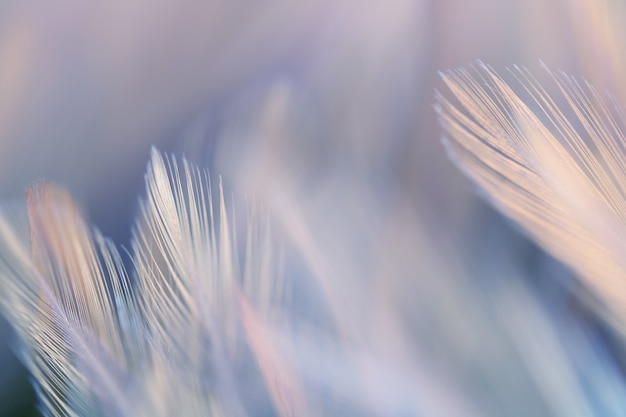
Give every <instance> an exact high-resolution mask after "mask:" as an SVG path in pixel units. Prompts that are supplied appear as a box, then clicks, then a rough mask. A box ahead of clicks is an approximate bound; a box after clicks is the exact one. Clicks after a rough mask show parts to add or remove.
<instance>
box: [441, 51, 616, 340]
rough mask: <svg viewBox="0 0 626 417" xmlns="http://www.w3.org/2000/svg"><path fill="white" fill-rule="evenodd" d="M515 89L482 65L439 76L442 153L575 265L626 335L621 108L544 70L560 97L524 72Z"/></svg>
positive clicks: (549, 247)
mask: <svg viewBox="0 0 626 417" xmlns="http://www.w3.org/2000/svg"><path fill="white" fill-rule="evenodd" d="M511 74H512V75H513V76H514V77H515V79H516V80H517V82H518V84H519V87H520V88H519V89H518V91H517V92H516V91H515V90H514V89H513V88H512V87H511V86H509V85H508V84H507V83H506V82H505V81H504V80H503V79H502V78H501V77H499V76H498V75H497V74H496V73H495V72H494V71H493V70H492V69H491V68H490V67H488V66H486V65H483V64H480V63H479V64H478V68H476V69H474V70H473V71H472V72H470V71H466V70H463V69H460V70H455V71H448V72H445V73H443V74H442V77H443V80H444V82H445V83H446V85H447V86H448V88H449V89H450V91H451V92H452V93H453V95H454V97H455V100H456V103H453V102H451V101H449V100H448V99H446V98H444V97H443V96H441V95H438V103H439V104H438V106H437V108H438V111H439V115H440V120H441V123H442V125H443V126H444V127H445V129H446V131H447V133H448V139H447V140H446V145H447V148H448V150H449V152H450V155H451V156H452V158H453V159H454V161H455V162H456V163H457V164H458V165H459V167H460V168H461V169H462V170H463V171H464V172H465V173H466V174H467V175H468V176H469V177H470V178H471V179H472V180H473V181H474V182H476V184H477V185H478V186H479V187H480V188H481V189H483V190H484V191H485V192H486V194H487V195H488V197H489V198H490V199H491V200H492V201H493V203H494V204H495V205H496V206H497V207H498V208H499V209H500V210H502V211H503V212H504V213H505V214H506V215H508V216H510V217H511V218H513V219H514V220H516V221H517V222H519V223H520V224H521V225H522V226H523V227H524V228H525V229H526V230H527V231H528V232H529V233H530V235H531V236H532V237H533V238H534V239H535V240H536V241H537V242H538V243H539V244H540V245H542V246H543V247H544V248H545V249H546V250H548V251H549V252H551V253H552V254H553V255H554V256H556V257H557V258H559V259H560V260H562V261H563V262H565V263H566V264H568V265H569V266H571V267H572V268H573V269H574V270H576V271H577V272H578V273H579V274H580V276H581V277H582V278H583V279H584V282H585V283H586V285H587V287H588V288H589V289H591V290H592V291H593V292H594V293H595V294H596V296H598V297H599V299H600V300H601V303H599V304H598V305H599V306H600V309H601V310H602V311H603V312H604V313H607V314H608V317H609V318H610V319H611V320H612V321H613V323H614V324H615V325H616V326H618V327H619V328H620V329H621V331H622V332H624V333H623V334H624V335H626V332H625V330H626V327H625V326H624V324H626V263H625V260H624V256H623V254H624V253H626V245H625V243H624V239H623V236H625V235H626V199H625V198H624V197H625V196H626V192H625V190H626V153H625V146H626V141H625V137H624V134H623V126H624V119H623V116H622V113H621V109H620V108H619V107H617V106H613V105H612V103H609V102H608V101H606V100H603V99H602V98H601V97H600V95H599V94H598V93H597V92H596V91H595V90H594V89H593V87H591V86H590V85H588V84H586V83H581V82H579V81H577V80H575V79H574V78H571V77H568V76H566V75H564V74H562V73H557V74H552V73H549V72H548V74H550V76H551V78H552V80H553V81H554V87H556V93H557V94H556V95H551V94H549V93H548V92H547V87H544V86H543V84H541V83H539V82H538V81H537V80H536V78H534V77H533V76H532V75H531V74H530V73H529V72H528V71H527V70H525V69H520V68H516V69H515V70H513V71H511Z"/></svg>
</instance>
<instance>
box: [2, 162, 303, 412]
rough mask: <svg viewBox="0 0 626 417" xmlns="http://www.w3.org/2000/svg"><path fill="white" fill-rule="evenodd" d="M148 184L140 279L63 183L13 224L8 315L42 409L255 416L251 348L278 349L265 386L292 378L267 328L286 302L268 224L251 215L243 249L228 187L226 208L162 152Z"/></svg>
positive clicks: (5, 220) (190, 170) (33, 201)
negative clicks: (244, 390)
mask: <svg viewBox="0 0 626 417" xmlns="http://www.w3.org/2000/svg"><path fill="white" fill-rule="evenodd" d="M146 184H147V189H148V193H147V198H146V200H145V201H143V202H142V204H141V213H140V216H139V219H138V222H137V226H136V228H135V232H134V239H133V244H132V251H131V252H132V253H131V258H132V259H131V263H132V265H133V271H132V274H130V276H129V274H127V272H126V270H125V268H124V265H123V262H122V260H121V257H120V255H119V253H118V251H117V250H116V248H115V246H114V245H113V244H112V243H111V242H110V241H108V240H107V239H105V238H103V237H102V236H101V235H100V233H99V232H97V231H92V230H91V229H90V227H89V226H87V224H86V222H85V221H84V220H83V217H82V215H81V213H80V210H79V209H78V208H77V206H76V205H75V203H74V202H73V201H72V199H71V198H70V196H69V194H68V193H67V192H66V191H64V190H63V189H61V188H60V187H57V186H55V185H52V184H48V183H39V184H36V185H35V186H33V187H31V189H30V190H29V191H28V192H27V198H26V210H13V211H11V210H7V209H5V210H4V211H3V212H2V214H1V215H0V245H1V247H0V249H2V250H1V253H0V277H1V278H2V283H3V291H2V293H1V294H0V306H1V307H2V311H3V313H4V314H5V315H6V316H7V317H8V318H9V320H10V321H11V322H12V323H13V325H14V327H15V328H16V330H17V332H18V334H19V336H20V338H21V341H22V345H23V349H22V350H21V353H22V357H23V359H24V362H25V363H26V364H27V366H28V367H29V369H30V371H31V372H32V373H33V375H34V376H35V379H36V382H37V390H38V392H39V397H40V401H41V407H42V411H43V412H44V414H46V415H51V416H57V415H59V416H84V415H104V416H108V415H110V416H144V415H145V416H153V415H154V416H158V415H162V416H165V415H191V416H193V415H230V416H244V415H247V414H248V412H249V409H250V407H254V404H253V403H252V404H251V403H249V402H248V403H247V404H244V402H245V401H244V399H243V398H242V397H241V395H240V393H239V391H238V388H237V387H236V385H235V376H236V375H237V372H238V371H239V370H240V368H241V366H243V364H244V362H245V358H246V355H244V354H242V352H243V351H246V349H248V350H247V351H248V352H249V349H250V348H251V349H252V351H254V352H260V351H261V350H262V351H263V352H265V356H263V355H260V354H258V353H256V354H255V357H256V358H257V359H258V360H259V362H260V363H259V368H260V369H261V371H262V373H263V374H264V375H263V377H261V376H259V377H258V378H257V380H258V383H260V384H262V381H263V378H265V379H266V380H268V378H271V376H272V375H289V374H288V372H287V371H286V370H287V369H289V368H288V367H287V364H286V363H285V361H284V360H278V357H277V354H276V352H277V350H276V348H274V347H273V345H272V341H271V340H269V339H268V338H267V337H266V336H264V333H263V331H262V330H260V329H262V328H263V326H265V324H264V323H265V322H266V321H267V320H270V319H271V315H272V314H271V312H272V311H275V310H276V308H278V307H280V305H281V302H282V300H283V299H284V295H285V294H284V282H283V280H282V274H281V273H280V266H279V258H280V255H279V251H275V250H274V246H275V245H274V240H273V238H272V237H271V233H270V231H269V220H268V219H267V217H265V220H264V221H260V220H259V219H263V215H262V214H261V212H262V211H261V210H258V211H257V210H251V211H250V212H249V215H248V219H247V230H246V235H245V239H244V244H243V245H242V246H243V247H245V250H241V251H240V249H239V245H238V239H237V236H236V230H235V227H234V221H233V220H232V219H230V218H229V216H228V215H227V212H226V204H225V202H224V192H223V188H222V185H221V181H220V187H219V197H218V198H217V199H216V200H215V201H214V198H213V194H212V191H211V188H210V179H209V177H208V174H207V173H205V172H201V171H200V170H199V169H198V168H195V167H193V166H192V165H190V164H189V163H187V162H186V161H184V160H183V162H182V167H181V168H179V165H178V163H177V161H176V160H175V159H174V158H166V157H163V156H161V155H160V154H159V152H158V151H156V150H153V152H152V158H151V162H150V165H149V168H148V173H147V175H146ZM214 206H216V207H217V209H214ZM242 314H243V316H244V319H243V323H242V318H241V315H242ZM251 323H252V324H253V325H254V326H258V329H251V328H250V325H251ZM243 328H245V332H244V330H243ZM245 335H249V336H250V337H252V339H251V340H249V341H248V340H246V337H245ZM249 346H250V347H249ZM268 352H269V353H268ZM268 355H269V356H268ZM267 358H270V359H271V360H268V359H267ZM252 379H253V380H254V376H253V377H252ZM268 381H269V383H270V386H268V390H269V392H271V393H286V392H301V389H300V388H298V381H295V380H293V378H292V379H291V380H287V379H286V378H278V379H276V378H275V379H272V380H268ZM252 383H253V384H254V381H253V382H252ZM286 384H289V390H288V389H287V386H286ZM259 387H260V386H257V388H259ZM272 395H273V399H274V400H278V401H280V403H277V404H276V408H277V409H278V410H280V411H281V413H282V414H283V415H293V412H297V410H298V408H297V407H295V405H294V404H295V403H294V402H293V400H292V399H289V398H285V395H284V394H281V396H279V397H278V396H276V395H274V394H272ZM300 401H303V400H300ZM300 408H302V407H300ZM284 410H289V412H290V413H291V414H285V411H284ZM297 415H304V414H302V413H299V414H297Z"/></svg>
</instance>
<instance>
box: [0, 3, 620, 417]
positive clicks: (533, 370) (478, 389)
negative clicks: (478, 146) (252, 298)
mask: <svg viewBox="0 0 626 417" xmlns="http://www.w3.org/2000/svg"><path fill="white" fill-rule="evenodd" d="M624 7H625V6H624V2H621V1H609V0H548V1H546V0H474V1H466V0H384V1H383V0H360V1H356V0H333V1H330V0H318V1H313V0H300V1H297V2H293V1H287V0H264V1H261V2H259V1H248V0H231V1H224V0H207V1H201V2H199V1H191V0H180V1H164V0H152V1H145V0H124V1H122V0H110V1H102V0H97V1H91V2H82V1H78V0H61V1H57V2H45V3H44V2H38V1H32V0H20V1H17V0H5V1H3V2H2V3H0V198H1V199H2V200H5V201H11V200H14V199H18V198H21V197H22V193H23V190H24V189H25V188H26V187H28V185H29V184H30V183H32V182H33V181H35V180H37V179H39V178H47V179H51V180H53V181H54V182H56V183H59V184H62V185H64V186H65V187H66V188H67V189H68V190H70V192H71V193H72V194H73V195H74V196H75V197H76V199H77V200H78V201H79V202H80V203H81V204H82V206H83V208H84V211H85V213H86V215H87V217H88V218H89V219H90V220H91V221H92V223H93V224H94V225H95V226H96V227H98V228H99V229H100V230H101V231H102V232H103V233H104V234H105V235H107V236H110V237H112V238H113V240H114V241H115V242H116V243H117V244H119V245H126V246H128V244H129V241H130V238H131V227H132V224H133V219H134V218H135V215H136V213H137V206H138V198H139V196H141V195H143V193H144V192H145V191H144V182H143V181H144V172H145V168H146V163H147V161H148V158H149V153H150V148H151V146H153V145H155V146H157V147H158V148H159V149H160V150H163V151H166V152H171V153H174V154H177V155H185V156H186V157H187V158H188V159H190V160H192V161H194V162H196V163H198V164H199V165H201V166H205V167H207V168H208V169H209V170H210V171H211V172H212V173H213V174H221V175H222V176H223V178H224V180H225V182H226V183H227V184H228V185H229V187H231V188H232V189H233V190H235V194H237V195H240V196H242V195H246V194H248V193H252V194H258V195H260V196H262V198H263V199H264V200H266V201H267V202H268V205H269V207H270V208H272V209H273V210H274V213H275V216H276V217H277V218H278V223H280V227H282V228H283V229H284V230H287V234H288V235H290V239H291V241H292V242H293V243H294V246H295V247H296V248H297V249H298V250H299V251H300V252H301V253H304V254H305V255H304V256H303V258H304V261H303V262H304V263H305V264H306V265H307V267H308V268H309V269H311V270H313V271H317V272H316V275H317V276H318V279H319V289H320V291H321V292H323V293H326V295H327V299H328V300H331V301H330V302H329V306H328V310H329V311H330V314H331V315H333V317H335V318H334V320H335V321H336V322H337V328H338V329H339V330H338V332H339V333H345V335H347V336H345V337H346V338H347V339H350V340H356V341H358V342H355V352H357V353H358V354H359V355H360V356H359V357H360V358H361V360H360V362H359V363H360V365H362V367H363V369H364V371H363V372H364V373H365V374H366V375H367V376H368V378H364V380H363V381H361V382H362V383H363V385H364V387H361V390H360V391H358V392H357V391H352V390H351V389H350V387H349V384H348V383H347V382H342V381H349V380H348V379H345V378H346V375H343V373H349V372H351V371H350V370H349V369H342V368H341V366H338V365H340V364H341V362H342V359H341V358H342V357H341V355H337V356H336V357H329V358H327V361H328V363H327V364H326V365H325V366H324V365H320V364H316V365H314V364H311V366H310V368H311V369H308V377H309V378H310V379H311V380H314V381H315V380H316V379H324V380H326V379H328V378H330V379H332V380H333V381H335V382H332V383H331V382H327V383H328V386H327V387H326V388H327V389H328V390H329V391H332V392H335V393H336V394H333V395H337V396H340V397H341V398H344V399H345V404H348V405H346V407H347V408H345V409H342V411H341V413H339V411H338V409H333V411H329V412H328V413H335V412H336V413H337V414H328V415H398V416H400V415H402V416H404V415H418V414H414V413H412V412H410V411H406V410H422V411H421V412H423V414H419V415H427V416H461V415H463V416H466V415H489V416H567V417H569V416H579V415H580V416H584V415H626V414H620V411H621V412H622V413H626V411H625V410H626V408H624V407H626V396H624V395H623V394H625V393H626V385H625V384H624V380H623V378H624V374H623V372H622V370H623V368H622V366H623V365H624V364H625V363H626V362H623V361H624V359H625V358H626V357H625V356H624V350H623V346H621V344H620V342H619V341H618V340H617V338H615V337H614V336H613V335H612V334H611V332H610V330H608V329H607V328H606V326H604V325H603V323H602V321H601V320H600V319H599V318H597V317H596V316H595V315H594V313H593V312H590V311H589V309H588V308H587V307H586V305H585V302H584V299H585V296H586V295H585V292H584V289H581V288H580V286H579V285H578V281H577V280H576V278H575V277H573V276H572V275H571V274H570V272H569V271H568V269H567V268H566V267H565V266H563V265H561V264H559V263H558V262H556V261H555V260H553V259H552V258H550V257H549V256H548V255H546V254H545V253H544V252H542V251H541V250H540V249H539V248H537V247H536V246H535V245H534V244H533V243H532V242H530V241H529V240H527V239H526V238H525V237H524V235H523V233H521V232H520V230H519V228H517V227H516V226H515V225H514V224H513V223H511V222H510V221H508V220H506V219H504V218H503V217H502V216H501V215H500V214H498V213H497V212H496V211H495V210H494V209H492V208H491V207H490V206H489V205H488V204H487V203H486V202H484V200H482V199H481V198H480V194H479V193H477V192H476V190H475V188H474V186H473V185H472V184H471V182H470V181H469V180H467V179H466V178H464V177H463V175H462V174H461V173H460V172H459V171H458V169H457V168H456V167H455V166H454V164H453V163H452V162H450V161H449V160H448V158H447V157H446V154H445V151H444V148H443V147H442V146H441V142H440V139H441V137H442V135H443V132H442V131H441V128H440V127H439V125H438V121H437V116H436V114H435V112H434V110H433V103H434V99H433V94H434V91H435V89H439V90H441V91H442V93H444V94H446V93H447V92H446V91H444V89H445V86H443V85H442V83H441V81H440V79H439V76H438V73H437V71H438V70H443V69H448V68H456V67H460V66H467V65H469V64H471V63H472V62H474V61H475V60H478V59H480V60H482V61H484V62H486V63H489V64H490V65H492V66H493V67H494V68H496V69H497V70H498V71H500V72H502V73H503V74H506V71H505V68H506V67H507V66H513V65H521V66H526V67H528V68H530V69H531V70H533V71H538V72H540V71H541V68H540V62H543V63H545V65H546V66H548V67H549V68H551V69H555V70H557V69H558V70H564V71H565V72H566V73H570V74H574V75H577V76H578V75H580V76H584V77H586V78H587V79H588V80H589V81H590V82H591V83H592V84H594V85H596V87H597V88H598V89H599V90H608V91H611V92H612V93H614V94H615V95H616V97H618V98H619V97H620V95H621V96H622V97H626V95H625V94H624V92H626V85H624V81H623V74H624V71H623V69H624V62H625V61H624V57H623V55H624V51H625V50H626V48H624V46H625V45H626V39H625V38H624V34H623V33H622V31H623V29H622V28H621V25H619V24H618V23H619V22H620V21H621V20H620V17H623V12H624ZM505 77H506V75H505ZM329 270H332V273H331V272H328V271H329ZM1 290H2V289H1V288H0V291H1ZM13 338H14V335H13V333H12V332H11V330H10V326H9V325H8V324H7V323H5V322H2V324H1V325H0V369H1V372H0V416H18V415H37V414H36V401H35V396H34V393H33V390H32V388H30V384H29V382H28V378H29V377H28V375H27V373H26V371H25V370H24V368H23V367H22V366H21V365H20V364H19V361H18V359H17V357H16V355H15V354H14V353H12V352H13V350H12V347H13V346H14V344H15V343H14V339H13ZM338 340H344V339H341V338H339V339H338ZM303 341H306V338H305V337H304V338H303ZM362 347H367V349H369V351H368V352H361V350H360V349H361V348H362ZM357 353H355V354H357ZM318 356H320V355H318ZM331 356H332V355H331ZM368 358H369V359H368ZM370 359H371V360H370ZM320 360H323V359H320ZM333 361H334V362H333ZM326 368H328V369H326ZM333 368H335V369H334V370H333ZM331 370H333V372H331ZM330 375H332V377H331V376H330ZM342 378H343V379H342ZM406 381H410V382H406ZM405 382H406V383H405ZM363 393H368V396H367V398H364V397H363ZM317 395H322V394H319V393H318V394H317ZM360 402H363V404H364V406H363V407H360V406H358V404H359V403H360ZM364 409H367V410H370V414H368V413H365V412H363V411H362V410H364ZM390 410H392V412H391V411H390ZM403 410H405V411H403ZM403 412H404V413H407V414H403ZM260 415H261V414H260Z"/></svg>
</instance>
